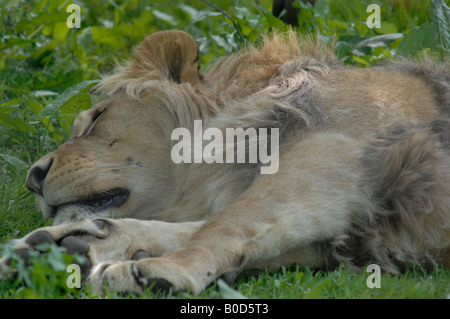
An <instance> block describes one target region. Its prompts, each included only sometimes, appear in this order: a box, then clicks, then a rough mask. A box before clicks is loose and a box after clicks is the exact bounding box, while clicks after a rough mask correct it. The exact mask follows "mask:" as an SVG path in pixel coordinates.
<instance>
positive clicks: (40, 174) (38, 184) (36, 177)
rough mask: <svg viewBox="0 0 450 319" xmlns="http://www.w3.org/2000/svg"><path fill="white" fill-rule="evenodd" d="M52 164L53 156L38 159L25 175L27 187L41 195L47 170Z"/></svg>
mask: <svg viewBox="0 0 450 319" xmlns="http://www.w3.org/2000/svg"><path fill="white" fill-rule="evenodd" d="M52 165H53V158H46V159H40V160H39V161H37V162H36V163H35V164H34V165H33V166H32V167H31V168H30V170H29V172H28V176H27V182H26V185H27V188H28V189H29V190H30V191H32V192H35V193H37V194H39V195H42V192H43V185H44V181H45V178H46V177H47V174H48V171H49V170H50V168H51V167H52Z"/></svg>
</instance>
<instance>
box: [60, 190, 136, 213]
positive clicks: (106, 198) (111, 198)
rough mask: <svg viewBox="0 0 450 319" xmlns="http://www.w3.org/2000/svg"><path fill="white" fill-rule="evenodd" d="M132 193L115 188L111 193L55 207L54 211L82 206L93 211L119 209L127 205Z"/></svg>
mask: <svg viewBox="0 0 450 319" xmlns="http://www.w3.org/2000/svg"><path fill="white" fill-rule="evenodd" d="M129 195H130V192H129V191H128V190H126V189H123V188H114V189H111V190H109V191H105V192H100V193H96V194H92V195H89V196H87V197H85V198H82V199H79V200H76V201H72V202H68V203H64V204H59V205H57V206H56V207H54V211H58V210H59V209H61V208H63V207H66V206H82V207H83V208H87V209H89V210H92V211H100V210H105V209H108V208H113V207H119V206H120V205H122V204H123V203H125V202H126V201H127V199H128V196H129Z"/></svg>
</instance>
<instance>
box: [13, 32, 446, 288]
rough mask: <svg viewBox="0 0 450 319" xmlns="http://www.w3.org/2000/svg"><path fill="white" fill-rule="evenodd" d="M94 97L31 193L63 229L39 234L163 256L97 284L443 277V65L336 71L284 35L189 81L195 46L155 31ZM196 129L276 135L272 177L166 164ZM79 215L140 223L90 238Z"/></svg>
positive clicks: (38, 168) (252, 169) (99, 251)
mask: <svg viewBox="0 0 450 319" xmlns="http://www.w3.org/2000/svg"><path fill="white" fill-rule="evenodd" d="M446 72H447V73H446ZM98 90H99V91H100V92H103V93H105V94H107V95H108V96H110V98H109V99H107V100H106V101H104V102H101V103H100V104H99V105H97V106H95V107H94V108H93V109H92V110H90V111H88V112H86V113H83V114H82V115H80V117H79V118H78V120H77V122H76V123H75V125H74V130H73V134H72V137H71V140H69V141H68V142H67V143H65V144H63V145H62V146H61V147H60V148H59V149H58V150H57V151H55V152H53V153H51V154H49V155H47V156H46V157H44V158H43V159H41V160H40V161H39V162H38V163H36V164H35V166H34V167H33V168H32V170H31V171H30V174H29V178H28V186H29V188H30V189H32V190H33V191H35V192H37V193H39V194H40V196H39V197H38V203H40V204H39V205H40V207H41V209H42V211H43V214H44V216H45V217H49V216H53V217H55V222H56V223H62V222H66V223H64V224H62V225H61V226H54V227H49V228H46V229H45V230H46V231H48V232H49V233H50V234H52V236H53V238H55V240H57V238H62V237H67V236H68V235H70V234H72V233H76V232H75V230H77V231H78V233H77V234H81V235H78V236H79V237H80V238H81V239H83V240H85V241H87V242H88V243H89V244H90V247H91V249H90V252H89V253H88V258H89V259H90V261H91V263H93V264H100V263H101V262H104V261H108V260H111V259H116V260H119V261H123V260H129V259H131V257H132V256H133V254H135V253H136V252H137V251H140V250H143V251H146V252H147V253H148V254H149V255H150V256H151V257H161V258H146V259H143V260H139V261H133V262H130V261H128V262H118V263H114V264H112V265H110V266H108V267H107V266H102V267H99V268H97V269H96V270H95V271H94V273H93V275H92V280H93V281H95V282H98V283H101V282H102V281H103V280H106V281H107V282H108V284H110V285H112V286H116V287H118V289H119V290H130V291H135V292H139V291H140V289H141V288H140V287H141V286H142V285H146V284H149V283H150V282H152V281H157V282H158V283H161V282H164V283H166V282H169V283H170V285H172V286H173V287H174V288H175V289H190V290H192V291H193V292H196V293H197V292H199V291H201V290H202V289H203V288H204V287H205V286H206V285H207V284H208V283H210V282H211V281H212V280H214V279H215V278H217V277H219V276H222V275H225V274H230V273H233V272H235V271H238V270H240V269H242V268H245V267H255V266H257V267H266V266H270V267H274V268H276V267H279V266H281V265H290V264H291V263H293V262H296V263H299V264H302V265H308V266H312V267H320V268H327V267H334V266H336V265H337V264H338V263H340V262H346V263H347V264H348V265H351V266H354V267H355V268H362V267H364V266H366V265H368V264H370V263H376V264H378V265H380V266H381V268H382V269H384V270H386V271H390V272H393V273H396V272H398V271H401V270H402V269H404V268H405V267H406V266H407V265H408V263H411V262H414V263H420V264H422V265H425V266H433V265H435V264H444V265H446V266H447V267H450V225H449V224H450V155H449V154H450V142H449V139H450V77H449V74H448V69H446V66H441V67H438V66H435V65H432V64H431V63H429V62H428V63H423V64H422V65H419V64H414V63H411V62H402V63H394V64H391V65H389V66H384V67H379V68H373V69H356V68H346V67H343V66H341V65H340V63H338V62H337V61H335V59H334V57H333V55H332V54H331V52H330V51H329V50H328V49H327V48H325V47H324V46H323V45H321V44H317V43H313V42H312V41H310V40H302V41H301V40H299V39H298V38H297V37H296V36H294V35H293V34H292V33H290V34H288V35H287V36H286V37H283V36H281V35H273V36H272V37H270V38H266V40H265V42H264V44H263V46H262V47H261V48H253V47H251V48H248V49H245V50H243V51H242V52H239V53H236V54H234V55H231V56H229V57H224V58H223V59H221V60H219V61H218V62H216V63H215V64H214V65H213V66H211V67H210V68H209V70H208V71H207V72H206V73H205V74H200V73H199V72H198V57H197V47H196V44H195V42H194V41H193V39H192V38H190V37H189V36H187V35H185V34H184V33H181V32H165V33H157V34H155V35H153V36H151V37H149V38H148V39H146V41H144V42H143V44H141V45H140V46H139V47H138V48H137V50H136V52H135V60H134V61H133V62H131V63H130V64H128V65H126V66H124V67H122V68H120V69H119V70H118V72H117V73H116V74H114V75H111V76H109V77H106V78H105V79H104V80H103V81H102V83H101V84H100V85H99V88H98ZM200 119H201V120H202V123H203V129H204V130H205V129H207V128H218V129H220V130H221V131H223V132H225V131H226V129H227V128H237V127H241V128H244V129H247V128H257V129H258V128H272V129H273V128H277V129H279V134H280V140H279V160H278V165H279V167H278V171H277V172H276V173H275V174H260V169H261V167H263V166H264V165H263V164H262V163H241V164H236V163H235V164H230V163H212V164H208V163H204V162H203V163H190V164H189V163H182V164H176V163H174V161H173V160H172V159H171V149H172V148H173V146H174V144H175V143H176V141H173V140H171V133H172V132H173V130H174V129H176V128H178V127H184V128H187V129H189V130H190V131H191V132H192V133H193V123H194V120H200ZM208 143H209V142H208V141H206V142H204V144H208ZM246 150H247V152H248V148H247V149H246ZM42 176H43V177H44V178H42ZM44 179H45V181H44ZM117 189H119V190H121V191H117V195H116V197H115V198H109V199H107V200H106V199H105V201H111V202H113V203H114V201H119V200H122V201H123V203H122V202H120V203H119V204H117V205H110V206H108V205H106V204H105V205H106V206H107V207H108V209H104V210H102V209H94V208H95V205H97V206H99V207H100V208H101V207H102V202H99V201H97V202H96V203H95V205H94V204H92V203H91V202H89V201H88V200H87V199H86V198H89V196H90V195H92V194H102V193H104V192H106V191H108V190H117ZM123 190H126V191H123ZM113 193H114V192H113ZM95 196H97V195H95ZM95 196H94V198H95ZM79 216H87V217H90V218H99V217H102V218H104V217H128V218H136V219H141V221H136V220H131V219H123V220H121V219H118V220H104V221H103V222H102V227H97V228H96V227H94V226H92V225H91V226H89V225H90V224H89V223H90V221H88V220H86V219H82V220H80V218H77V217H79ZM143 220H148V221H143ZM152 220H160V221H162V222H156V221H152ZM67 221H69V223H67ZM166 222H170V223H166ZM104 223H106V224H107V225H108V227H105V226H104ZM172 223H173V224H172ZM86 225H88V226H86ZM81 230H84V231H81ZM161 230H164V231H161ZM39 231H42V230H39ZM105 232H106V233H105ZM105 238H109V240H108V244H105V240H106V239H105ZM124 238H125V240H124ZM25 241H26V240H25ZM22 244H23V243H22ZM111 245H116V247H115V249H114V252H112V251H111ZM20 247H21V246H20V245H19V248H20ZM116 251H117V252H116ZM119 251H120V253H119ZM99 286H101V284H100V285H99Z"/></svg>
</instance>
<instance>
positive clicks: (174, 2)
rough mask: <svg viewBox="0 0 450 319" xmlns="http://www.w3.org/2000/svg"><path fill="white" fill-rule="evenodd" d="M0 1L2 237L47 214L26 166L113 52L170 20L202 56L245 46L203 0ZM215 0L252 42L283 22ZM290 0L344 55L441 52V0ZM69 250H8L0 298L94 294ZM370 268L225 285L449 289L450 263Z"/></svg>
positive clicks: (445, 20) (264, 6) (449, 34)
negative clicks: (371, 275)
mask: <svg viewBox="0 0 450 319" xmlns="http://www.w3.org/2000/svg"><path fill="white" fill-rule="evenodd" d="M0 1H1V6H0V38H1V42H0V181H1V183H0V194H1V195H0V243H6V242H8V241H9V240H11V239H12V238H18V237H21V236H24V235H25V234H27V233H28V232H30V231H32V230H34V229H35V228H37V227H41V226H44V225H49V224H51V221H43V220H42V219H41V217H40V214H39V213H37V212H36V209H35V207H34V196H33V195H32V194H30V193H29V192H28V191H27V189H26V188H25V186H24V181H25V178H26V172H27V168H28V167H29V166H30V165H31V164H32V163H33V162H34V161H36V160H37V159H38V158H40V157H41V156H43V155H44V154H46V153H47V152H49V151H51V150H53V149H55V148H56V147H57V146H58V145H59V144H61V143H62V142H63V141H64V140H66V139H67V138H68V136H69V135H70V130H71V125H72V122H73V120H74V118H75V117H76V115H77V114H78V113H79V111H81V110H84V109H88V108H90V107H91V105H92V104H94V103H95V101H94V100H93V98H92V97H91V96H90V95H89V88H90V87H92V86H93V85H95V84H96V83H97V81H98V79H99V77H100V74H101V73H107V72H109V71H111V70H112V68H113V67H114V64H115V63H116V61H119V62H120V61H123V60H126V59H128V58H130V53H131V48H132V47H133V46H134V45H136V44H138V43H139V41H141V40H142V39H143V38H144V37H145V36H146V35H148V34H149V33H153V32H155V31H158V30H167V29H175V28H177V29H181V30H185V31H187V32H189V33H190V34H192V35H193V36H194V37H195V38H196V40H197V41H198V43H199V44H200V53H201V59H202V61H201V62H202V66H203V67H204V68H206V67H207V66H208V65H209V64H210V63H211V62H213V61H214V60H215V59H216V58H218V57H220V56H221V55H224V54H226V53H229V52H233V51H235V50H238V49H239V48H240V47H242V46H243V44H242V41H241V39H240V37H239V34H238V32H237V31H236V29H235V28H234V26H233V24H232V22H231V21H230V20H229V19H227V18H226V17H225V16H224V15H223V14H222V13H221V12H219V11H217V10H216V9H214V8H212V7H210V6H208V5H206V4H205V3H203V2H201V1H178V0H170V1H167V0H166V1H142V0H131V1H118V0H116V1H110V0H99V1H86V0H85V1H76V3H77V4H78V5H79V6H80V7H81V28H79V29H77V28H74V29H69V28H68V27H67V26H66V20H67V18H68V16H69V15H70V12H69V13H67V12H66V8H67V6H68V5H69V4H71V2H70V1H65V2H62V1H59V0H43V1H27V2H24V1H20V0H11V1H4V0H0ZM372 2H373V3H377V4H379V5H380V8H381V15H380V17H381V28H372V29H371V28H368V27H367V24H366V20H367V18H368V17H369V15H370V14H371V12H366V9H367V6H368V5H369V4H371V3H372ZM214 4H215V5H217V6H218V7H220V8H221V9H223V10H224V11H226V12H227V13H228V14H229V15H230V16H231V17H232V18H233V20H234V21H235V22H236V23H237V25H238V27H239V30H240V32H241V33H242V34H243V36H244V38H245V41H246V42H248V43H254V44H257V43H258V41H259V40H260V38H261V34H262V33H264V32H270V31H271V30H273V29H277V30H280V31H284V30H287V27H286V26H285V25H284V24H283V23H282V22H281V20H279V19H278V18H275V17H273V16H272V14H271V4H272V1H270V0H259V1H256V0H252V1H244V0H234V1H233V0H217V1H214ZM295 6H296V7H298V8H300V13H299V16H298V18H299V28H298V33H300V34H306V33H311V34H312V35H313V36H316V37H320V38H321V39H323V40H324V41H326V42H328V43H334V46H335V51H336V54H337V56H338V57H339V58H341V59H343V60H344V61H345V63H346V64H350V65H356V66H361V67H364V66H370V65H374V64H376V63H379V62H381V61H383V60H384V59H387V58H391V57H394V56H398V55H403V56H417V57H420V56H421V55H423V54H428V55H430V56H431V57H433V58H435V59H446V58H448V56H449V52H450V31H449V30H450V25H449V24H450V22H449V21H450V9H449V7H448V6H449V1H448V0H446V1H444V0H424V1H422V0H386V1H370V0H352V1H348V0H345V1H344V0H317V1H316V4H315V6H314V7H312V6H311V5H310V4H305V3H302V2H297V3H296V4H295ZM5 249H6V250H5V254H8V251H7V250H8V246H6V248H5ZM70 258H72V257H70V256H67V255H65V254H63V253H61V252H60V251H58V250H55V249H53V250H52V249H51V248H50V251H49V252H48V253H46V254H43V255H40V256H32V261H34V263H33V266H31V267H25V265H23V263H22V264H20V261H16V262H17V265H18V269H19V276H18V278H17V280H14V281H13V280H10V281H2V282H0V298H82V297H87V296H90V292H89V288H83V289H81V290H73V289H68V288H67V286H66V285H65V281H66V278H67V275H68V273H66V272H65V268H63V267H62V264H64V263H67V262H68V261H69V260H71V259H70ZM367 276H368V274H364V273H363V274H356V273H353V272H351V271H349V270H345V269H338V270H336V271H333V272H326V273H324V272H317V273H314V272H312V271H311V270H309V269H301V268H293V269H291V268H289V269H283V270H282V271H280V272H276V273H261V274H258V275H254V276H249V275H248V274H243V275H241V276H240V277H239V278H238V280H237V282H236V284H235V285H233V287H232V288H233V289H235V290H236V291H238V292H239V293H240V294H242V295H245V296H248V297H260V298H446V297H447V298H448V297H449V296H450V288H449V286H450V272H449V271H445V270H442V269H439V268H437V269H435V271H433V272H432V273H429V274H423V273H422V272H421V271H417V270H411V271H409V272H407V273H406V274H405V275H403V276H389V275H383V276H382V279H381V282H382V286H381V288H380V289H368V288H367V286H366V284H365V282H366V279H367ZM227 291H228V290H226V289H217V288H216V287H215V286H213V287H211V288H209V289H208V290H207V291H205V292H204V293H202V294H201V297H209V298H219V297H223V296H226V294H227V293H230V292H229V291H228V292H227ZM231 293H232V292H231ZM148 296H153V294H152V293H149V294H146V295H145V297H148ZM188 296H189V295H181V297H188ZM110 297H116V296H115V295H114V294H112V295H110Z"/></svg>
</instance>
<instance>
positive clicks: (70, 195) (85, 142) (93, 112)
mask: <svg viewBox="0 0 450 319" xmlns="http://www.w3.org/2000/svg"><path fill="white" fill-rule="evenodd" d="M153 103H156V102H153ZM151 104H152V101H151V100H149V99H147V101H146V103H142V101H140V102H138V101H137V100H133V99H131V98H130V97H128V96H126V95H125V94H115V95H114V96H113V97H112V98H110V99H107V100H105V101H103V102H101V103H99V104H98V105H96V106H94V107H93V108H92V109H90V110H88V111H85V112H83V113H81V114H80V115H79V117H78V118H77V119H76V121H75V123H74V127H73V132H72V135H71V137H70V139H69V140H68V141H67V142H66V143H64V144H63V145H61V146H60V147H59V148H58V149H57V150H56V151H54V152H52V153H50V154H48V155H46V156H44V157H43V158H41V159H40V160H39V161H38V162H36V163H35V164H34V165H33V167H32V168H31V169H30V171H29V173H28V179H27V186H28V188H29V189H30V190H32V191H33V192H36V193H37V194H38V197H37V204H38V207H39V208H40V210H41V211H42V213H43V215H44V218H48V217H55V223H58V222H60V221H64V220H66V219H67V218H69V217H70V216H69V215H70V214H71V213H72V212H76V213H77V214H80V212H81V213H82V214H84V215H94V216H102V217H125V216H130V217H137V218H139V217H143V216H141V215H143V214H144V212H145V214H146V215H147V216H149V214H150V215H151V214H152V213H157V212H158V211H159V210H161V209H162V208H163V207H164V206H165V205H166V201H167V200H168V199H167V198H168V196H169V195H170V192H171V185H170V179H169V178H168V177H169V176H170V172H168V171H169V170H170V165H171V162H170V152H167V150H165V147H166V146H165V141H164V140H163V136H162V133H161V129H160V128H159V127H158V125H157V123H155V114H154V112H153V110H154V108H153V107H152V105H151ZM165 154H169V157H168V158H166V157H165Z"/></svg>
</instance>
